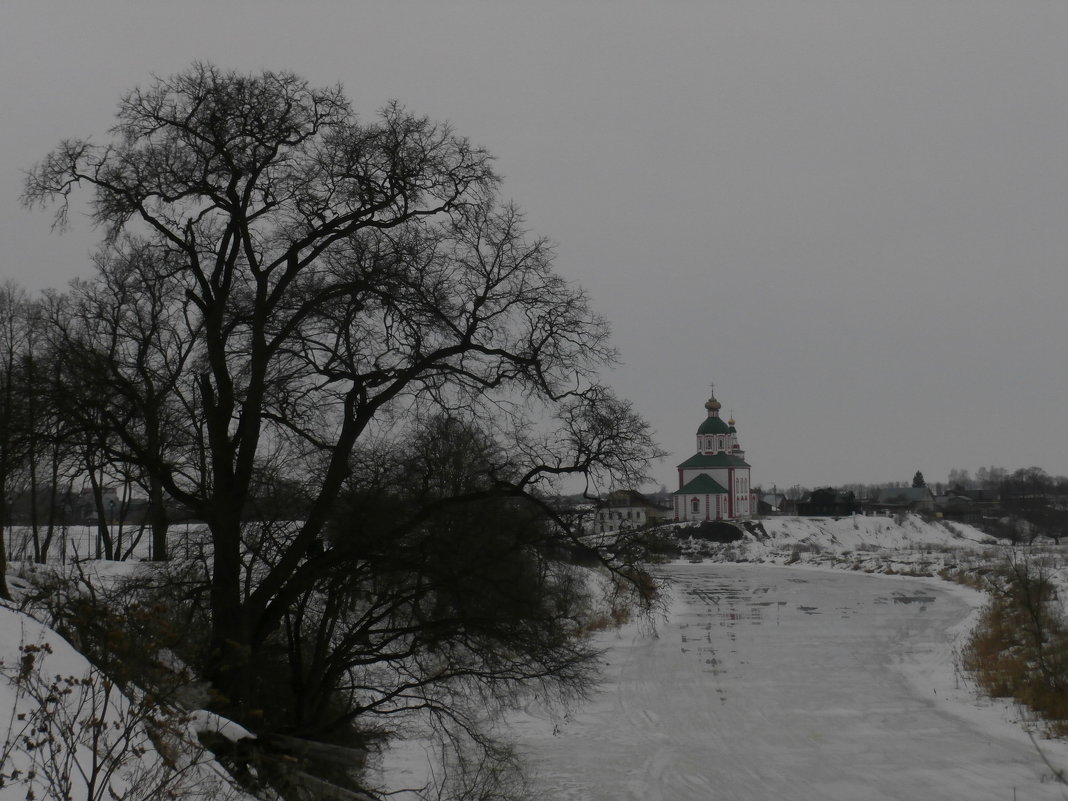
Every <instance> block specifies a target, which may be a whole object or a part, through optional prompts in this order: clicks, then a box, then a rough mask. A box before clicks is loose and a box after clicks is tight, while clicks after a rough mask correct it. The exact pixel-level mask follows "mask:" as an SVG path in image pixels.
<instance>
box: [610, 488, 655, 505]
mask: <svg viewBox="0 0 1068 801" xmlns="http://www.w3.org/2000/svg"><path fill="white" fill-rule="evenodd" d="M597 505H598V507H605V506H609V507H613V508H618V507H623V508H626V507H635V506H644V507H656V508H659V505H658V504H657V503H655V502H654V501H651V500H649V499H648V498H646V497H645V496H644V495H642V494H641V493H640V492H637V491H635V490H613V491H612V492H610V493H608V497H607V498H605V499H604V500H603V501H600V502H599V503H598V504H597Z"/></svg>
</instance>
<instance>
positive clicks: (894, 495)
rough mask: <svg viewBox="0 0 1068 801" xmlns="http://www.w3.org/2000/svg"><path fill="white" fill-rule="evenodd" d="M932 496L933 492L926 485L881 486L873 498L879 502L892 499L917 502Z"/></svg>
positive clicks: (927, 499) (930, 498) (887, 501)
mask: <svg viewBox="0 0 1068 801" xmlns="http://www.w3.org/2000/svg"><path fill="white" fill-rule="evenodd" d="M933 498H934V495H933V493H932V492H931V490H930V489H929V488H927V487H881V488H880V489H879V491H878V494H877V495H876V496H875V500H878V501H879V502H880V503H889V502H892V501H901V502H903V503H918V502H920V501H929V500H932V499H933Z"/></svg>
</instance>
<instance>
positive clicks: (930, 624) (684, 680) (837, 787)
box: [513, 563, 1068, 801]
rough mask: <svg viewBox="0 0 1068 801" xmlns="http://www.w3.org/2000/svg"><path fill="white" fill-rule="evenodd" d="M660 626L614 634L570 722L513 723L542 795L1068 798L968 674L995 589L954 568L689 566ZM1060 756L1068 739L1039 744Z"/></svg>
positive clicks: (526, 717)
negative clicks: (962, 653)
mask: <svg viewBox="0 0 1068 801" xmlns="http://www.w3.org/2000/svg"><path fill="white" fill-rule="evenodd" d="M665 572H666V574H667V575H668V576H669V577H670V578H671V579H672V582H673V587H674V589H673V600H672V603H671V607H670V613H669V615H668V616H667V619H666V620H664V621H661V622H660V624H659V625H658V626H657V627H656V630H655V632H654V631H650V630H647V629H646V630H643V629H641V628H640V627H638V626H630V627H628V628H627V629H626V630H624V631H621V632H618V633H616V634H614V635H607V636H608V638H609V639H608V640H607V641H606V645H607V651H606V653H605V668H604V669H605V680H604V683H603V685H602V688H601V690H600V692H599V693H598V694H597V695H596V696H595V697H594V698H593V699H592V700H591V702H590V703H588V704H587V705H585V706H584V707H582V708H581V709H579V710H577V711H575V712H574V713H572V714H571V715H570V716H569V717H567V718H553V717H551V716H547V715H545V714H543V713H539V711H538V710H537V709H536V708H532V709H529V710H528V711H527V713H526V714H523V715H520V716H518V717H517V718H516V719H515V720H514V721H513V730H514V732H515V734H516V736H517V738H518V739H519V741H520V742H521V743H522V745H523V748H524V750H525V751H526V753H527V756H528V758H529V759H530V760H531V762H532V763H533V765H534V767H535V772H536V775H537V781H538V782H539V786H540V789H541V791H542V793H543V795H544V797H548V798H557V799H572V800H573V801H580V800H581V801H587V800H588V801H600V800H601V799H605V800H606V801H607V799H613V801H616V800H618V799H635V800H636V801H637V800H638V799H640V800H641V801H661V799H663V800H664V801H686V799H694V801H698V799H700V801H707V800H708V799H717V800H719V799H722V800H723V801H728V800H736V801H761V800H762V799H768V801H772V800H774V801H779V799H791V801H806V800H807V799H812V801H816V800H817V799H819V801H828V800H834V799H837V800H840V801H862V800H863V801H867V799H873V800H876V799H877V800H880V801H881V800H882V799H909V800H910V801H914V799H921V798H922V799H968V800H969V801H973V800H974V801H979V800H980V799H989V800H990V801H1008V800H1009V799H1063V798H1065V797H1066V796H1068V787H1064V786H1063V785H1058V784H1055V783H1053V782H1052V775H1051V770H1050V768H1049V767H1048V766H1047V765H1046V764H1045V762H1044V761H1043V757H1042V755H1041V754H1040V753H1039V752H1038V750H1036V747H1035V745H1034V744H1033V743H1032V742H1031V740H1030V739H1029V737H1028V735H1027V734H1026V732H1025V730H1024V728H1023V727H1022V726H1021V725H1020V724H1019V723H1018V722H1016V721H1015V717H1016V716H1015V713H1014V711H1013V710H1012V709H1010V708H1008V707H1006V706H1004V705H1000V704H992V703H989V702H984V701H981V700H979V699H978V698H977V697H976V696H975V694H974V693H973V692H972V690H971V688H970V687H969V685H968V684H967V682H966V681H964V680H963V679H962V678H961V677H960V676H958V675H957V674H956V672H955V669H954V663H953V648H954V641H955V637H956V636H957V635H958V634H959V633H960V632H961V631H962V630H963V628H964V627H965V626H966V625H967V623H968V620H969V617H970V616H971V615H972V612H973V609H974V608H975V606H976V604H978V603H979V602H980V600H981V596H980V595H979V594H978V593H976V592H974V591H971V590H967V589H964V588H962V587H959V586H956V585H952V584H949V583H946V582H943V581H940V580H932V579H916V578H900V577H885V576H868V575H865V574H863V573H859V574H858V573H849V572H840V571H829V570H815V569H804V568H798V567H796V566H795V567H790V568H783V567H772V566H756V565H720V564H709V563H705V564H685V563H680V564H674V565H672V566H670V567H668V568H666V571H665ZM1040 746H1041V748H1042V749H1043V751H1044V752H1046V756H1047V757H1048V758H1049V759H1050V760H1051V761H1052V762H1053V764H1054V765H1056V766H1068V749H1066V748H1065V746H1064V745H1063V744H1062V743H1050V742H1048V741H1040Z"/></svg>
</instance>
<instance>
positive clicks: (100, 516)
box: [89, 468, 115, 559]
mask: <svg viewBox="0 0 1068 801" xmlns="http://www.w3.org/2000/svg"><path fill="white" fill-rule="evenodd" d="M89 485H90V486H91V487H92V489H93V505H94V506H95V507H96V534H97V538H98V539H97V549H96V558H97V559H100V558H101V556H103V558H104V559H114V558H115V551H114V548H113V547H112V545H111V531H110V530H109V529H108V513H107V509H105V508H104V487H103V485H102V484H101V483H100V479H99V478H98V477H97V475H96V470H95V469H94V468H90V469H89ZM100 543H103V545H104V551H103V554H101V551H100Z"/></svg>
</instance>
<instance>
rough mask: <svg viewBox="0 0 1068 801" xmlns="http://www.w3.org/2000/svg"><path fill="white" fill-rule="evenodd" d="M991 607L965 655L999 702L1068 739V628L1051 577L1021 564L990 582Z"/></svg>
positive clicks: (965, 663) (1038, 568)
mask: <svg viewBox="0 0 1068 801" xmlns="http://www.w3.org/2000/svg"><path fill="white" fill-rule="evenodd" d="M986 583H987V588H988V590H989V592H990V602H989V604H988V605H987V607H986V608H985V609H984V610H983V612H982V615H981V616H980V619H979V623H978V625H977V626H976V628H975V630H974V631H973V632H972V635H971V637H970V638H969V640H968V642H967V643H966V645H965V647H964V650H963V651H962V653H961V660H962V663H963V666H964V668H965V669H966V670H968V671H970V672H971V673H972V674H973V675H974V676H975V679H976V681H977V682H978V684H979V686H980V687H981V688H982V689H983V691H984V692H986V693H987V694H988V695H990V696H992V697H995V698H1012V699H1014V700H1015V701H1016V702H1018V703H1020V704H1022V705H1024V706H1026V707H1028V708H1030V709H1031V710H1033V711H1034V712H1035V713H1036V714H1038V715H1039V716H1040V717H1042V718H1043V719H1045V720H1046V721H1047V727H1048V730H1049V732H1050V734H1052V735H1055V736H1064V735H1068V623H1066V621H1065V619H1064V615H1063V613H1062V612H1061V608H1060V604H1059V602H1058V600H1057V592H1056V587H1055V586H1054V584H1053V582H1052V580H1051V579H1050V576H1049V574H1048V572H1047V571H1046V570H1045V569H1044V568H1043V567H1042V566H1041V565H1038V564H1036V563H1034V562H1032V561H1031V560H1028V559H1025V558H1016V559H1013V560H1011V561H1010V562H1009V563H1007V564H1006V565H1005V566H1004V567H1003V568H1002V569H1001V570H998V571H996V572H994V573H991V574H990V575H988V576H987V577H986Z"/></svg>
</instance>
